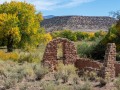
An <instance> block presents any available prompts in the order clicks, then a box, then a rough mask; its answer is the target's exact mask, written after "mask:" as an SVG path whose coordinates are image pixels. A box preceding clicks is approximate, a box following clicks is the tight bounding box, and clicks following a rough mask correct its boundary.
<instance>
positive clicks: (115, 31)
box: [92, 11, 120, 59]
mask: <svg viewBox="0 0 120 90" xmlns="http://www.w3.org/2000/svg"><path fill="white" fill-rule="evenodd" d="M113 16H114V17H115V18H116V20H117V23H116V24H115V25H113V26H112V27H111V28H110V29H109V31H108V33H107V35H106V36H105V38H103V39H102V40H101V41H100V43H99V44H98V45H97V46H96V48H95V49H94V50H93V52H92V57H93V58H95V59H103V58H104V54H105V50H106V45H107V44H108V43H115V44H116V48H117V52H120V11H117V12H113Z"/></svg>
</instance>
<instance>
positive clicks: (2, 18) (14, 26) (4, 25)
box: [0, 14, 21, 52]
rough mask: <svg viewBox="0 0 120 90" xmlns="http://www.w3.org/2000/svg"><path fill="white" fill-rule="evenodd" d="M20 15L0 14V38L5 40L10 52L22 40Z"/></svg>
mask: <svg viewBox="0 0 120 90" xmlns="http://www.w3.org/2000/svg"><path fill="white" fill-rule="evenodd" d="M18 23H19V20H18V17H17V16H16V15H12V14H0V38H1V39H3V40H5V42H6V45H7V50H8V52H11V51H12V48H13V45H14V44H16V43H18V42H19V41H20V40H21V36H20V31H19V27H18Z"/></svg>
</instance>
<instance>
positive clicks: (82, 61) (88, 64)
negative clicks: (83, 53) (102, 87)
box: [75, 58, 103, 70]
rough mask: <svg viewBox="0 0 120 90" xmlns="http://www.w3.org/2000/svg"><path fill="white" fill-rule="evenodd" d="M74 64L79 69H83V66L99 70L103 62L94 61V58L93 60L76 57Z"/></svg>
mask: <svg viewBox="0 0 120 90" xmlns="http://www.w3.org/2000/svg"><path fill="white" fill-rule="evenodd" d="M75 66H76V67H77V68H78V69H79V70H81V69H84V68H88V67H90V68H94V69H97V70H100V69H101V67H102V66H103V64H102V63H100V62H98V61H95V60H94V61H93V60H91V59H88V58H80V59H77V61H76V63H75Z"/></svg>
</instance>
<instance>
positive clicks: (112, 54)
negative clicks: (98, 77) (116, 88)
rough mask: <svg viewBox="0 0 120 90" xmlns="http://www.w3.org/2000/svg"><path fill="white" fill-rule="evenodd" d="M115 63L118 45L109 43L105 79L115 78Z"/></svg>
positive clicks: (105, 62)
mask: <svg viewBox="0 0 120 90" xmlns="http://www.w3.org/2000/svg"><path fill="white" fill-rule="evenodd" d="M115 62H116V45H115V43H108V44H107V49H106V51H105V59H104V65H103V66H104V67H103V77H104V78H111V79H112V78H115Z"/></svg>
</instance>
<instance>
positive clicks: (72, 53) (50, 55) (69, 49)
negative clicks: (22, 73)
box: [43, 38, 77, 69]
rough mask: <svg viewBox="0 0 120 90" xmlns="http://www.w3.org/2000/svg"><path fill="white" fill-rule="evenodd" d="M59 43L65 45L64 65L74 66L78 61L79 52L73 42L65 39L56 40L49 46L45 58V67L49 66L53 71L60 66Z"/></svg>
mask: <svg viewBox="0 0 120 90" xmlns="http://www.w3.org/2000/svg"><path fill="white" fill-rule="evenodd" d="M59 43H61V44H62V45H63V57H62V59H63V63H64V64H74V63H75V62H76V60H77V50H76V48H75V45H74V43H73V42H71V41H69V40H68V39H64V38H58V39H54V40H52V41H50V42H49V43H48V44H47V46H46V49H45V52H44V56H43V63H44V65H47V66H49V67H50V68H52V69H55V67H56V65H57V64H58V58H57V45H58V44H59Z"/></svg>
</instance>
